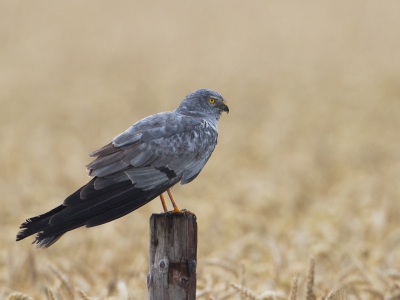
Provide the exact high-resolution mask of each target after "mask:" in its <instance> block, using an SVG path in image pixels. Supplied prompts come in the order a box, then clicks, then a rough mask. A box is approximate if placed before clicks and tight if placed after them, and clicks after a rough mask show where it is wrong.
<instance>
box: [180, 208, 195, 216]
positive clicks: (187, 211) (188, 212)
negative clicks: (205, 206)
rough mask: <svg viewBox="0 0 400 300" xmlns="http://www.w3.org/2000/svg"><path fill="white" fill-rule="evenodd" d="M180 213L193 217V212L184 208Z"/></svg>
mask: <svg viewBox="0 0 400 300" xmlns="http://www.w3.org/2000/svg"><path fill="white" fill-rule="evenodd" d="M181 212H183V213H186V214H189V215H192V216H195V214H194V212H191V211H190V210H188V209H186V208H184V209H182V210H181Z"/></svg>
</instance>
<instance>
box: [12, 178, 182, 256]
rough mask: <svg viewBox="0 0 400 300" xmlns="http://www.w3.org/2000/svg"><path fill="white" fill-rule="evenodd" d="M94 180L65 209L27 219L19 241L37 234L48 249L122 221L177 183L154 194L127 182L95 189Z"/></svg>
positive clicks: (37, 237)
mask: <svg viewBox="0 0 400 300" xmlns="http://www.w3.org/2000/svg"><path fill="white" fill-rule="evenodd" d="M95 180H96V177H95V178H93V179H92V180H91V181H90V182H89V183H88V184H86V185H85V186H83V187H82V188H80V189H79V190H77V191H76V192H75V193H73V194H72V195H70V196H69V197H68V198H66V199H65V200H64V202H63V204H62V205H60V206H58V207H56V208H54V209H52V210H50V211H49V212H47V213H45V214H42V215H39V216H37V217H33V218H30V219H27V220H26V222H24V223H22V224H21V226H20V229H21V230H20V231H19V232H18V234H17V241H20V240H22V239H24V238H26V237H28V236H30V235H32V234H35V233H37V235H36V239H35V240H34V241H33V243H36V244H37V246H36V248H47V247H50V246H51V245H52V244H54V243H55V242H56V241H57V240H58V239H59V238H60V237H61V236H62V235H63V234H64V233H66V232H68V231H70V230H73V229H75V228H78V227H81V226H84V225H85V226H86V227H93V226H97V225H101V224H104V223H107V222H110V221H112V220H115V219H118V218H120V217H122V216H124V215H126V214H128V213H130V212H132V211H134V210H136V209H138V208H139V207H141V206H143V205H144V204H146V203H148V202H149V201H151V200H153V199H154V198H155V197H157V196H158V195H160V194H161V193H163V192H165V191H166V190H167V189H168V188H170V187H172V186H173V185H174V184H175V183H176V182H169V183H168V185H161V186H159V187H157V188H154V189H151V190H143V189H140V188H135V187H134V186H133V185H132V183H131V181H124V182H120V183H116V184H113V185H110V186H107V187H105V188H103V189H100V190H96V189H95V188H94V181H95Z"/></svg>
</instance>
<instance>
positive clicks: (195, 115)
mask: <svg viewBox="0 0 400 300" xmlns="http://www.w3.org/2000/svg"><path fill="white" fill-rule="evenodd" d="M223 111H225V112H229V109H228V106H227V105H226V102H225V101H224V99H223V98H222V96H221V95H219V94H218V93H216V92H214V91H211V90H208V89H201V90H197V91H195V92H193V93H191V94H189V95H187V96H186V97H185V99H184V100H183V101H182V102H181V104H180V105H179V107H178V108H177V109H175V110H174V111H172V112H164V113H159V114H155V115H152V116H149V117H147V118H144V119H142V120H140V121H139V122H137V123H135V124H134V125H132V126H131V127H130V128H128V129H127V130H126V131H125V132H123V133H121V134H120V135H118V136H116V137H115V138H114V139H113V141H112V142H111V143H110V144H108V145H106V146H104V147H103V148H101V149H99V150H96V151H94V152H92V153H91V154H90V156H92V157H96V158H95V159H94V160H93V161H92V162H91V163H90V164H88V165H87V170H88V172H89V175H90V176H93V179H92V180H91V181H90V182H89V183H87V184H86V185H85V186H83V187H82V188H80V189H79V190H77V191H76V192H75V193H73V194H72V195H70V196H69V197H67V198H66V199H65V200H64V202H63V204H62V205H60V206H58V207H56V208H55V209H53V210H51V211H49V212H48V213H45V214H43V215H39V216H37V217H33V218H30V219H28V220H27V221H26V222H24V223H23V224H22V225H21V227H20V228H21V230H20V232H19V233H18V235H17V241H18V240H21V239H23V238H25V237H27V236H29V235H32V234H34V233H37V236H36V240H35V241H34V242H35V243H37V247H49V246H51V245H52V244H53V243H54V242H56V241H57V240H58V239H59V238H60V237H61V236H62V235H63V234H64V233H65V232H67V231H70V230H72V229H75V228H77V227H80V226H84V225H85V226H86V227H92V226H97V225H100V224H103V223H106V222H109V221H112V220H114V219H116V218H119V217H122V216H123V215H126V214H128V213H130V212H131V211H133V210H135V209H137V208H139V207H140V206H142V205H144V204H146V203H147V202H149V201H151V200H152V199H154V198H155V197H157V196H158V195H160V194H161V193H163V192H165V191H166V190H167V189H169V188H171V187H172V186H173V185H175V184H176V183H178V182H180V183H181V184H186V183H189V182H191V181H192V180H193V179H195V178H196V177H197V175H198V174H199V173H200V171H201V170H202V169H203V167H204V165H205V164H206V163H207V161H208V159H209V158H210V156H211V154H212V152H213V151H214V148H215V146H216V144H217V138H218V120H219V118H220V116H221V113H222V112H223Z"/></svg>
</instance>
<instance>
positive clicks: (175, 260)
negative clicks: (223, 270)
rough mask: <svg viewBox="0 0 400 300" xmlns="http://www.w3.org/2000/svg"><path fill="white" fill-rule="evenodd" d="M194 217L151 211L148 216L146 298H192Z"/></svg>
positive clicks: (193, 288) (194, 241)
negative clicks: (148, 244) (147, 295)
mask: <svg viewBox="0 0 400 300" xmlns="http://www.w3.org/2000/svg"><path fill="white" fill-rule="evenodd" d="M196 263H197V222H196V216H195V215H191V214H188V213H178V214H172V213H162V214H153V215H152V216H151V218H150V272H149V275H148V276H147V289H148V291H149V299H150V300H181V299H182V300H183V299H185V300H195V299H196Z"/></svg>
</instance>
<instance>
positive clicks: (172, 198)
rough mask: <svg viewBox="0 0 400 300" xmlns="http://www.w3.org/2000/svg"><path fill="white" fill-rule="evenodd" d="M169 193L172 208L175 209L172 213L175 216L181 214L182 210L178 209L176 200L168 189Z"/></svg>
mask: <svg viewBox="0 0 400 300" xmlns="http://www.w3.org/2000/svg"><path fill="white" fill-rule="evenodd" d="M167 193H168V196H169V199H170V200H171V203H172V206H173V207H174V210H173V211H172V213H173V214H175V213H180V212H181V210H180V209H179V208H178V206H177V205H176V203H175V200H174V197H173V196H172V193H171V190H170V189H168V190H167Z"/></svg>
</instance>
